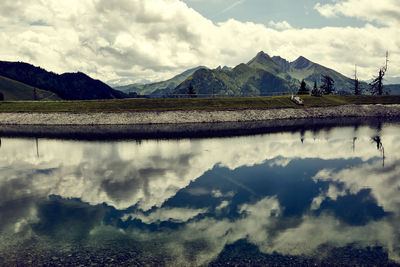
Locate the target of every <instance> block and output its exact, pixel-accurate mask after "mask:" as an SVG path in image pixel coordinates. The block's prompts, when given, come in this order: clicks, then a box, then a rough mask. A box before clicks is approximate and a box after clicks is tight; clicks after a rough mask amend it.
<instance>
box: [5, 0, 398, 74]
mask: <svg viewBox="0 0 400 267" xmlns="http://www.w3.org/2000/svg"><path fill="white" fill-rule="evenodd" d="M239 3H240V1H239ZM356 4H359V6H357V8H354V9H352V7H353V6H355V5H356ZM378 5H379V6H380V7H379V6H378ZM398 5H399V4H398V2H397V1H395V0H393V1H389V0H386V1H385V4H381V3H380V2H379V3H378V2H376V3H375V2H373V4H370V2H369V1H361V0H358V1H355V0H354V1H347V2H343V1H342V2H338V3H335V4H332V5H317V6H316V7H315V8H316V9H317V10H318V11H319V12H320V13H321V14H323V15H325V16H332V15H339V14H345V15H346V16H355V17H363V15H362V14H368V15H365V17H367V16H372V18H373V20H374V21H375V20H378V19H379V18H381V17H383V18H384V19H383V20H384V21H387V23H385V25H386V24H387V25H388V26H386V27H377V26H373V25H366V26H365V27H362V28H352V27H345V28H341V27H331V28H322V29H293V28H291V27H290V25H289V24H288V23H287V22H285V21H283V22H277V23H275V22H273V23H272V22H271V23H272V24H273V25H272V24H271V25H272V26H274V28H278V29H279V30H275V29H271V28H268V27H266V26H264V25H262V24H255V23H251V22H239V21H236V20H233V19H231V20H228V21H225V22H222V23H219V24H217V25H216V24H213V23H212V22H211V21H210V20H208V19H206V18H204V17H203V16H201V15H200V14H199V13H197V12H196V11H194V10H193V9H191V8H189V7H188V6H187V5H186V4H184V3H183V2H181V1H179V0H123V1H116V0H110V1H105V0H88V1H78V0H69V1H67V0H61V1H58V0H57V1H56V0H43V1H30V0H20V1H10V0H5V1H3V2H2V10H1V11H0V25H2V30H1V32H0V37H1V39H2V42H1V43H0V59H2V60H12V61H17V60H19V61H27V62H30V63H33V64H35V65H40V66H42V67H44V68H46V69H48V70H52V71H55V72H66V71H78V70H79V71H83V72H86V73H88V74H89V75H91V76H93V77H94V78H99V79H102V80H104V81H107V80H112V79H133V80H138V81H139V80H143V79H146V80H160V79H166V78H169V77H171V76H173V75H175V74H177V73H179V72H180V71H183V70H185V69H187V68H190V67H193V66H198V65H206V66H209V67H215V66H219V65H228V66H235V65H237V64H239V63H241V62H247V61H248V60H249V59H250V58H252V57H253V56H254V55H255V54H256V53H257V52H258V51H261V50H263V51H266V52H267V53H269V54H271V55H280V56H282V57H284V58H287V59H289V60H294V59H295V58H297V57H298V56H300V55H303V56H305V57H307V58H309V59H310V60H312V61H315V62H317V63H320V64H323V65H326V66H328V67H331V68H333V69H336V70H338V71H339V72H341V73H343V74H345V75H348V76H350V75H352V73H353V69H354V64H357V65H358V66H360V68H359V75H360V77H361V78H362V79H369V78H371V77H372V76H373V75H375V74H376V71H377V69H378V68H379V67H380V66H381V65H382V64H383V62H384V54H385V51H386V50H389V51H390V52H391V56H390V59H391V63H390V66H389V71H388V73H387V75H388V76H390V75H391V73H393V74H395V73H398V72H400V66H399V64H397V62H399V61H400V52H399V51H398V47H399V44H400V37H399V36H400V28H399V27H396V26H395V25H398V20H397V19H396V18H397V17H398V14H397V13H396V12H397V11H396V10H399V8H397V7H398ZM373 8H376V10H377V11H376V12H375V13H371V12H372V11H373ZM396 8H397V9H396ZM328 10H331V11H328ZM351 10H353V11H351ZM367 11H368V12H369V13H368V12H367ZM329 12H331V13H329ZM363 12H364V13H363ZM371 14H372V15H371ZM375 14H376V15H375ZM380 22H381V23H383V22H382V21H380ZM232 44H235V45H232Z"/></svg>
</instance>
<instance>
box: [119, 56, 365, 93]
mask: <svg viewBox="0 0 400 267" xmlns="http://www.w3.org/2000/svg"><path fill="white" fill-rule="evenodd" d="M323 75H328V76H330V77H332V78H333V80H334V81H335V88H336V92H337V93H340V94H347V93H352V89H353V84H354V81H353V79H351V78H348V77H346V76H344V75H342V74H340V73H339V72H337V71H335V70H332V69H330V68H327V67H324V66H322V65H320V64H317V63H314V62H312V61H310V60H308V59H307V58H305V57H303V56H300V57H298V58H297V59H296V60H294V61H293V62H289V61H287V60H286V59H284V58H282V57H280V56H273V57H270V56H269V55H268V54H266V53H264V52H263V51H260V52H259V53H257V55H256V56H255V57H254V58H252V59H251V60H250V61H249V62H247V63H246V64H244V63H241V64H239V65H237V66H236V67H234V68H229V67H226V66H225V67H221V66H219V67H218V68H216V69H208V68H206V67H202V66H200V67H196V68H193V69H190V70H187V71H185V72H183V73H181V74H179V75H177V76H175V77H173V78H171V79H169V80H167V81H163V82H157V83H151V84H133V85H128V86H122V87H116V88H115V89H117V90H121V91H124V92H126V93H127V92H137V93H139V94H146V95H150V96H156V97H159V96H167V97H176V96H180V95H184V94H187V91H188V88H189V86H190V85H192V86H193V87H194V88H195V90H196V92H197V94H198V95H199V96H212V95H218V96H260V95H275V94H282V93H291V92H297V90H298V88H299V86H300V82H301V80H303V79H304V80H305V81H306V83H307V86H308V87H309V88H310V89H311V88H312V86H313V84H314V82H317V84H318V86H319V85H320V83H321V78H322V76H323ZM360 85H361V86H362V87H367V84H366V83H365V82H360Z"/></svg>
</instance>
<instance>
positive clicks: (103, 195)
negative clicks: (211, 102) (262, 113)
mask: <svg viewBox="0 0 400 267" xmlns="http://www.w3.org/2000/svg"><path fill="white" fill-rule="evenodd" d="M399 163H400V124H397V123H379V122H378V123H376V124H374V125H372V126H360V125H358V126H346V127H317V128H313V129H309V130H302V129H301V128H299V129H297V130H293V129H292V130H291V131H281V132H273V133H271V132H270V133H265V134H258V135H251V136H240V137H225V138H194V139H176V140H166V139H164V140H163V139H161V140H109V141H107V140H100V141H96V140H92V141H84V140H67V139H64V140H63V139H46V138H12V137H7V138H5V137H3V138H1V147H0V265H3V266H4V265H16V264H18V265H27V264H28V265H43V264H46V265H80V264H82V265H90V264H98V265H106V264H109V265H125V266H126V265H143V264H149V265H157V266H158V265H184V266H187V265H235V264H244V265H267V264H274V265H291V264H292V265H293V264H296V265H300V264H343V265H345V264H348V265H355V264H364V265H369V264H375V265H381V264H393V265H396V264H400V194H399V193H400V192H399V191H400V165H399Z"/></svg>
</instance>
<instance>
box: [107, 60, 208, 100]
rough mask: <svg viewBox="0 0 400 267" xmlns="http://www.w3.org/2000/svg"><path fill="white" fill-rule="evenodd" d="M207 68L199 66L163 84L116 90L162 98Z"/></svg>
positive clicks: (125, 87)
mask: <svg viewBox="0 0 400 267" xmlns="http://www.w3.org/2000/svg"><path fill="white" fill-rule="evenodd" d="M203 68H207V67H204V66H198V67H195V68H192V69H189V70H186V71H184V72H182V73H181V74H178V75H176V76H174V77H173V78H171V79H168V80H166V81H161V82H155V83H149V84H130V85H125V86H118V87H114V89H116V90H119V91H122V92H124V93H130V92H135V93H137V94H141V95H151V96H154V97H156V96H162V95H165V94H168V93H170V92H171V91H172V90H173V89H175V88H176V87H177V86H178V85H179V84H181V83H182V82H183V81H185V80H186V79H187V78H188V77H189V76H190V75H192V74H193V73H195V72H196V71H197V70H199V69H203Z"/></svg>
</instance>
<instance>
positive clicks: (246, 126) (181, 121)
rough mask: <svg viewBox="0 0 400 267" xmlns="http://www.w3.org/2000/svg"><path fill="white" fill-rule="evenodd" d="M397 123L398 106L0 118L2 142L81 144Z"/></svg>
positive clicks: (399, 116)
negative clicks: (46, 140)
mask: <svg viewBox="0 0 400 267" xmlns="http://www.w3.org/2000/svg"><path fill="white" fill-rule="evenodd" d="M382 122H400V105H346V106H336V107H323V108H291V109H267V110H233V111H165V112H123V113H0V136H2V137H28V138H32V137H34V138H38V137H40V138H59V139H79V140H81V139H82V140H111V139H118V140H120V139H176V138H203V137H222V136H239V135H251V134H263V133H267V132H277V131H278V132H279V131H297V130H299V129H303V130H306V129H313V130H315V129H322V128H326V127H335V126H354V125H370V126H373V127H375V126H376V127H378V126H377V125H379V124H380V123H382Z"/></svg>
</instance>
